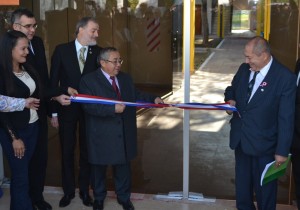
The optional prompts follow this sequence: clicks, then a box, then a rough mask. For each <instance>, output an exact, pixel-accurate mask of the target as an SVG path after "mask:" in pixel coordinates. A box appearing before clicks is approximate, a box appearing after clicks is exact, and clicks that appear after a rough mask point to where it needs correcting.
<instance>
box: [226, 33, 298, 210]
mask: <svg viewBox="0 0 300 210" xmlns="http://www.w3.org/2000/svg"><path fill="white" fill-rule="evenodd" d="M244 54H245V57H246V63H243V64H242V65H241V66H240V68H239V70H238V72H237V73H236V75H235V76H234V78H233V80H232V84H231V86H229V87H227V88H226V91H225V101H228V102H229V103H230V104H231V105H235V106H236V108H237V110H238V111H239V113H237V112H235V113H234V114H233V117H232V119H231V120H230V123H231V130H230V148H231V149H233V150H234V151H235V161H236V166H235V184H236V205H237V208H238V209H242V210H246V209H249V210H250V209H251V210H252V209H256V208H255V206H254V203H253V190H254V192H255V196H256V201H257V206H258V209H260V210H272V209H274V210H275V209H276V194H277V182H276V180H275V181H271V182H269V183H267V184H264V185H263V186H260V177H261V174H262V172H263V170H264V167H265V166H266V164H267V163H269V162H271V161H273V160H275V161H276V165H277V166H279V165H281V164H283V163H284V162H285V161H286V160H287V156H288V154H289V150H290V145H291V142H292V136H293V129H294V124H293V123H294V111H295V93H296V77H295V75H294V74H293V73H292V72H290V71H289V70H288V69H287V68H286V67H285V66H283V65H282V64H280V63H279V62H278V61H277V60H276V59H275V58H274V57H273V56H272V55H271V52H270V47H269V44H268V42H267V41H266V40H265V39H263V38H262V37H254V38H252V39H251V40H250V41H249V42H248V43H247V44H246V46H245V50H244ZM230 114H231V113H230Z"/></svg>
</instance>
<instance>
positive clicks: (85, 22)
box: [75, 17, 97, 36]
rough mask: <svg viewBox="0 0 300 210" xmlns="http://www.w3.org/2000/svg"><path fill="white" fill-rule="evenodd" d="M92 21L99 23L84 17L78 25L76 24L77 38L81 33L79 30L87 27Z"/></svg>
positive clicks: (91, 18)
mask: <svg viewBox="0 0 300 210" xmlns="http://www.w3.org/2000/svg"><path fill="white" fill-rule="evenodd" d="M90 21H92V22H94V23H97V21H96V19H95V18H93V17H83V18H81V19H80V20H79V21H78V22H77V24H76V30H75V35H76V36H77V35H78V33H79V28H84V27H86V26H87V24H88V23H89V22H90Z"/></svg>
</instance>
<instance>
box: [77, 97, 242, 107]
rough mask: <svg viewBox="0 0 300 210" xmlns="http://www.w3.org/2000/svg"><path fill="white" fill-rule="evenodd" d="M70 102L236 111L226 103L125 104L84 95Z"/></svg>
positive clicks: (124, 102)
mask: <svg viewBox="0 0 300 210" xmlns="http://www.w3.org/2000/svg"><path fill="white" fill-rule="evenodd" d="M71 102H76V103H91V104H106V105H115V104H124V105H126V106H135V107H142V108H165V107H176V108H180V109H191V110H193V109H203V110H229V111H237V109H236V108H235V107H233V106H230V105H229V104H227V103H217V104H204V103H179V104H154V103H145V102H126V101H120V100H113V99H109V98H104V97H99V96H91V95H84V94H77V95H76V96H72V97H71Z"/></svg>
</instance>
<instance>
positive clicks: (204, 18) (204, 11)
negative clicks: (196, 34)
mask: <svg viewBox="0 0 300 210" xmlns="http://www.w3.org/2000/svg"><path fill="white" fill-rule="evenodd" d="M201 19H202V35H203V42H202V44H203V45H207V44H208V38H209V37H208V35H209V31H208V19H207V0H202V6H201Z"/></svg>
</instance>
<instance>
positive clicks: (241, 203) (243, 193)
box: [235, 146, 277, 210]
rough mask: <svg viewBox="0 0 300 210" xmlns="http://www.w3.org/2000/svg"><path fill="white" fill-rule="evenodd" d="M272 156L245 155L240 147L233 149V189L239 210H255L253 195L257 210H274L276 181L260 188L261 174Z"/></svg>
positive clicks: (272, 158)
mask: <svg viewBox="0 0 300 210" xmlns="http://www.w3.org/2000/svg"><path fill="white" fill-rule="evenodd" d="M273 160H274V155H267V156H263V157H256V156H250V155H247V154H245V153H244V152H243V151H242V149H241V147H240V146H239V147H238V148H236V149H235V162H236V163H235V164H236V165H235V187H236V192H235V193H236V206H237V209H239V210H255V209H256V208H255V206H254V203H253V197H254V193H255V197H256V201H257V207H258V209H259V210H275V209H276V196H277V181H276V180H275V181H272V182H269V183H267V184H265V185H263V186H260V177H261V174H262V172H263V170H264V168H265V166H266V164H268V163H269V162H271V161H273Z"/></svg>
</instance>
